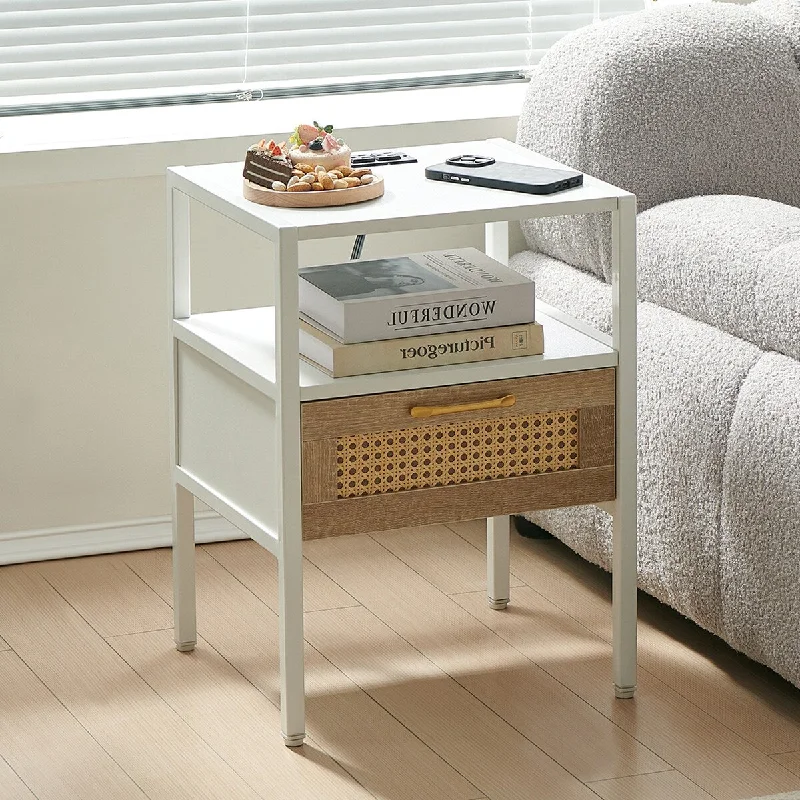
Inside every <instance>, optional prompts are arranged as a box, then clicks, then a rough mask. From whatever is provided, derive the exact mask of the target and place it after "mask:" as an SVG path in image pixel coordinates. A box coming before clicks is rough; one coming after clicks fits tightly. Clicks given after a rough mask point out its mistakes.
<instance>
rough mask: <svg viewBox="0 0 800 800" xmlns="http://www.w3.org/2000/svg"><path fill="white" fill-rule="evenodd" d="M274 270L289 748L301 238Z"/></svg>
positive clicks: (297, 574)
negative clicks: (298, 289)
mask: <svg viewBox="0 0 800 800" xmlns="http://www.w3.org/2000/svg"><path fill="white" fill-rule="evenodd" d="M277 250H278V258H277V264H276V268H275V353H276V361H277V363H276V370H275V371H276V375H275V377H276V379H277V381H278V390H279V394H278V403H277V420H276V430H277V432H278V437H277V448H276V451H277V453H276V454H277V459H278V464H279V465H280V470H279V475H280V480H279V494H278V497H279V498H280V501H279V508H278V613H279V617H280V620H279V628H280V630H279V639H280V673H281V675H280V681H281V730H282V732H283V740H284V742H285V743H286V746H287V747H299V746H300V745H301V744H303V740H304V739H305V735H306V734H305V665H304V658H303V655H304V654H303V647H304V643H303V538H302V533H303V532H302V513H301V511H302V507H301V502H302V500H301V493H300V375H299V356H298V342H299V326H298V296H297V269H298V252H297V234H296V232H294V235H292V234H291V233H289V232H282V233H281V237H280V243H279V245H278V248H277Z"/></svg>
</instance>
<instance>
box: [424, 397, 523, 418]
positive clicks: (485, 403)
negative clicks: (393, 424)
mask: <svg viewBox="0 0 800 800" xmlns="http://www.w3.org/2000/svg"><path fill="white" fill-rule="evenodd" d="M516 402H517V398H516V397H514V395H513V394H507V395H506V396H505V397H498V398H497V399H496V400H481V401H479V402H477V403H455V404H454V405H451V406H412V408H411V416H412V417H414V418H416V419H424V418H426V417H440V416H441V415H442V414H458V413H459V412H461V411H483V410H484V409H486V408H510V407H511V406H513V405H514V404H515V403H516Z"/></svg>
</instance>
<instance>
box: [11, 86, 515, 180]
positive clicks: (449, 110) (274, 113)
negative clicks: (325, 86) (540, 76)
mask: <svg viewBox="0 0 800 800" xmlns="http://www.w3.org/2000/svg"><path fill="white" fill-rule="evenodd" d="M526 88H527V84H526V83H522V82H520V83H506V84H486V85H479V86H461V87H446V88H434V89H409V90H401V91H387V92H374V93H360V94H355V95H331V96H327V97H298V98H286V99H271V100H262V101H254V102H242V103H224V104H216V103H214V104H207V105H193V106H174V107H167V108H146V109H144V108H142V109H125V110H116V111H87V112H79V113H75V114H52V115H40V116H28V117H25V116H21V117H6V118H0V187H6V186H21V185H31V184H44V183H62V182H68V181H85V180H109V179H110V180H113V179H118V178H130V177H146V176H151V175H161V174H163V172H164V170H165V169H166V167H168V166H171V165H176V164H185V165H188V164H202V163H212V162H218V161H235V160H237V159H240V158H241V157H242V154H243V152H244V149H245V148H246V147H247V145H248V144H251V143H252V142H253V141H257V140H258V139H260V138H262V137H264V136H266V137H267V138H270V137H272V138H275V139H279V138H285V137H286V136H287V135H288V133H289V132H290V131H291V130H292V129H293V128H294V126H295V125H296V124H297V123H298V122H299V121H303V120H307V119H311V118H313V119H318V120H320V121H321V122H322V123H323V124H325V123H327V122H331V123H333V124H334V125H335V126H336V130H337V132H339V133H340V134H341V135H342V136H343V137H344V138H346V140H347V142H348V144H350V146H351V147H353V149H355V150H363V149H379V148H394V147H402V146H412V145H416V144H427V143H432V141H433V140H434V139H435V140H436V141H468V140H474V139H481V138H490V137H492V136H498V135H504V134H505V135H509V133H508V132H509V131H513V130H515V129H516V120H517V117H518V115H519V110H520V108H521V107H522V103H523V99H524V95H525V91H526ZM432 126H435V129H434V128H433V127H432ZM445 126H446V127H445ZM498 126H499V128H500V130H498ZM511 135H513V133H512V134H511Z"/></svg>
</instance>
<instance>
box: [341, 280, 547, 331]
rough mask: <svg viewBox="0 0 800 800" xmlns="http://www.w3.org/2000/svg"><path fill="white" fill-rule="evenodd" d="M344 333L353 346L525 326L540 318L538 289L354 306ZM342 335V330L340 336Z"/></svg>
mask: <svg viewBox="0 0 800 800" xmlns="http://www.w3.org/2000/svg"><path fill="white" fill-rule="evenodd" d="M344 313H345V318H344V330H343V331H342V333H341V334H340V335H341V337H342V339H343V340H344V341H345V342H347V343H356V342H367V341H371V340H384V339H401V338H405V337H409V336H426V335H431V334H439V333H450V332H455V331H459V332H460V331H469V330H478V329H481V328H493V327H497V326H502V325H506V326H507V325H522V324H525V323H529V322H532V321H533V318H534V285H533V283H530V284H524V285H519V286H502V287H493V288H491V289H476V290H475V291H471V292H468V293H465V292H464V291H463V290H462V291H460V292H452V293H445V294H443V295H441V296H438V297H437V298H436V300H435V301H427V302H426V301H424V300H421V299H419V298H418V299H414V298H409V300H408V301H407V302H403V301H402V300H401V301H398V300H397V299H396V298H391V299H386V300H377V301H371V302H369V303H353V304H348V305H347V306H346V307H345V309H344ZM337 333H338V331H337Z"/></svg>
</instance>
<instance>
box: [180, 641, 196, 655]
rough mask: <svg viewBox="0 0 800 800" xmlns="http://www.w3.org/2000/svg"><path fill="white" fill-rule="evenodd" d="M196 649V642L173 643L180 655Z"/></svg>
mask: <svg viewBox="0 0 800 800" xmlns="http://www.w3.org/2000/svg"><path fill="white" fill-rule="evenodd" d="M195 647H197V642H175V649H176V650H177V651H178V652H180V653H189V652H191V651H192V650H194V649H195Z"/></svg>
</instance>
